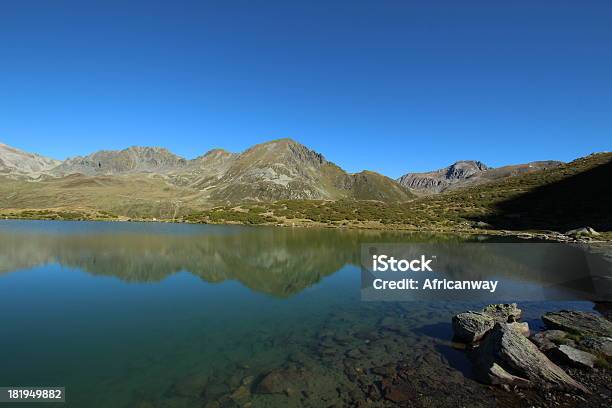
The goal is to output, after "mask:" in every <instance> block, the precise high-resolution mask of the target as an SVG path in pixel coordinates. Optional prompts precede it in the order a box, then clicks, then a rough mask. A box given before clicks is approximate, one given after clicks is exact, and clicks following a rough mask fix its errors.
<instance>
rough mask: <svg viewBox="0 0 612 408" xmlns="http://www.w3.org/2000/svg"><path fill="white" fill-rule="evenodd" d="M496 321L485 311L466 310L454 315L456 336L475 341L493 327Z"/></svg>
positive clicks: (458, 338) (465, 340) (471, 341)
mask: <svg viewBox="0 0 612 408" xmlns="http://www.w3.org/2000/svg"><path fill="white" fill-rule="evenodd" d="M494 325H495V321H494V320H493V318H492V317H491V316H489V315H487V314H485V313H480V312H465V313H459V314H458V315H456V316H454V317H453V332H454V333H455V338H456V339H457V340H460V341H464V342H467V343H473V342H475V341H478V340H480V339H482V338H483V336H484V335H485V334H486V333H487V332H488V331H489V330H491V329H492V328H493V326H494Z"/></svg>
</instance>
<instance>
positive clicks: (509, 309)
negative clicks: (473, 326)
mask: <svg viewBox="0 0 612 408" xmlns="http://www.w3.org/2000/svg"><path fill="white" fill-rule="evenodd" d="M482 312H483V313H485V314H487V315H489V316H491V317H492V318H493V319H494V320H495V321H496V322H500V323H511V322H516V321H518V320H519V319H520V318H521V315H522V314H523V311H522V310H521V309H519V308H518V306H517V304H516V303H501V304H493V305H488V306H486V307H485V308H484V309H482Z"/></svg>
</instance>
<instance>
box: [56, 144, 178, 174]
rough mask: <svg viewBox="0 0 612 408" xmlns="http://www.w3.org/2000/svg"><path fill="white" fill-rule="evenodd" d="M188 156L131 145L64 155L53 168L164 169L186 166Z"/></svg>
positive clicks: (89, 171)
mask: <svg viewBox="0 0 612 408" xmlns="http://www.w3.org/2000/svg"><path fill="white" fill-rule="evenodd" d="M186 165H187V160H185V159H184V158H182V157H179V156H177V155H175V154H174V153H172V152H170V151H169V150H168V149H165V148H163V147H148V146H131V147H128V148H126V149H123V150H100V151H97V152H94V153H92V154H89V155H87V156H77V157H73V158H69V159H67V160H66V161H65V162H63V163H62V164H61V165H60V166H58V167H57V168H55V169H54V170H53V172H54V173H55V174H59V175H67V174H74V173H81V174H85V175H88V176H91V175H96V174H105V175H112V174H124V173H133V172H141V173H149V172H157V173H163V172H167V171H171V170H174V169H177V168H181V167H185V166H186Z"/></svg>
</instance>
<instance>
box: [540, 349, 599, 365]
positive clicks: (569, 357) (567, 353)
mask: <svg viewBox="0 0 612 408" xmlns="http://www.w3.org/2000/svg"><path fill="white" fill-rule="evenodd" d="M549 354H550V356H551V358H552V359H553V360H555V361H557V362H559V363H561V364H567V365H571V366H574V367H579V368H593V366H594V365H595V360H597V357H595V356H594V355H592V354H591V353H587V352H586V351H582V350H578V349H575V348H573V347H570V346H567V345H565V344H562V345H560V346H559V347H557V348H554V349H552V350H550V353H549Z"/></svg>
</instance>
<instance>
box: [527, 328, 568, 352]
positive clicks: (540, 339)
mask: <svg viewBox="0 0 612 408" xmlns="http://www.w3.org/2000/svg"><path fill="white" fill-rule="evenodd" d="M566 337H567V333H566V332H564V331H562V330H545V331H542V332H539V333H536V334H534V335H533V336H532V337H531V341H532V342H533V343H534V344H535V345H536V346H537V347H538V349H540V351H542V352H547V351H548V350H552V349H555V348H557V345H558V344H560V343H561V342H563V341H565V338H566Z"/></svg>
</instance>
